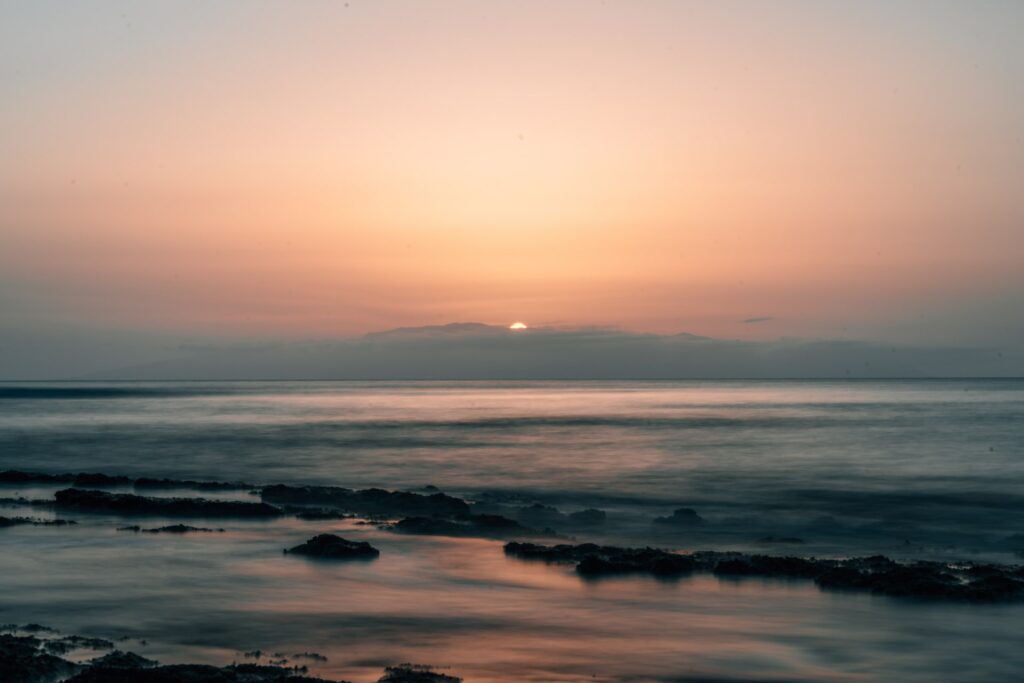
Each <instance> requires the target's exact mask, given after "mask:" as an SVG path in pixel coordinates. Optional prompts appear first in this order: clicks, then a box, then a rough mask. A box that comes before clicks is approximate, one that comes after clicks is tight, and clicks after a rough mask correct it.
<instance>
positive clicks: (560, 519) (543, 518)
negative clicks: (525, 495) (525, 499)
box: [515, 503, 569, 527]
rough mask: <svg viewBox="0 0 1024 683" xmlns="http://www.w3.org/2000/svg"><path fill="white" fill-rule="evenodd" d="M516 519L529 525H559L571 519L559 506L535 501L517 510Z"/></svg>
mask: <svg viewBox="0 0 1024 683" xmlns="http://www.w3.org/2000/svg"><path fill="white" fill-rule="evenodd" d="M515 515H516V519H517V520H519V521H520V522H521V523H523V524H524V525H527V526H535V527H537V526H539V527H543V526H559V525H562V524H565V523H566V522H568V521H569V518H568V517H567V516H566V515H563V514H562V513H561V512H559V510H558V508H555V507H551V506H550V505H541V504H540V503H534V504H533V505H530V506H527V507H521V508H519V509H518V510H516V513H515Z"/></svg>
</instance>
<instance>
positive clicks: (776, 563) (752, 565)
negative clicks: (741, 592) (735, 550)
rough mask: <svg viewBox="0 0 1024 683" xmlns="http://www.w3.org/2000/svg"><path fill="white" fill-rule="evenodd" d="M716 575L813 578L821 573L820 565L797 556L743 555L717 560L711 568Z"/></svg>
mask: <svg viewBox="0 0 1024 683" xmlns="http://www.w3.org/2000/svg"><path fill="white" fill-rule="evenodd" d="M712 571H713V572H714V573H715V574H717V575H718V576H760V577H775V578H800V579H813V578H814V577H815V576H818V575H819V574H820V573H821V566H820V564H819V563H816V562H814V561H812V560H804V559H802V558H799V557H774V556H770V555H745V556H742V557H736V558H735V559H725V560H722V561H720V562H718V563H717V564H716V565H715V566H714V569H713V570H712Z"/></svg>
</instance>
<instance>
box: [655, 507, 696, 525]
mask: <svg viewBox="0 0 1024 683" xmlns="http://www.w3.org/2000/svg"><path fill="white" fill-rule="evenodd" d="M654 523H655V524H667V525H671V526H696V525H697V524H703V523H704V518H703V517H701V516H700V515H698V514H697V511H696V510H694V509H693V508H679V509H677V510H676V511H674V512H673V513H672V515H671V516H669V517H655V518H654Z"/></svg>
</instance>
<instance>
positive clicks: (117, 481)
mask: <svg viewBox="0 0 1024 683" xmlns="http://www.w3.org/2000/svg"><path fill="white" fill-rule="evenodd" d="M131 483H132V480H131V479H129V478H128V477H120V476H111V475H109V474H100V473H98V472H92V473H89V472H82V473H79V474H76V475H74V479H73V480H72V481H71V484H72V485H73V486H77V487H81V488H90V487H95V486H99V487H105V486H107V487H109V486H127V485H129V484H131Z"/></svg>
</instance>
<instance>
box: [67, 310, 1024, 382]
mask: <svg viewBox="0 0 1024 683" xmlns="http://www.w3.org/2000/svg"><path fill="white" fill-rule="evenodd" d="M1020 375H1024V359H1022V355H1021V354H1020V352H1016V353H1008V352H1004V351H1002V350H999V349H985V348H957V347H935V348H928V347H922V346H910V345H902V346H901V345H891V344H877V343H872V342H868V341H845V340H801V339H781V340H777V341H736V340H725V339H713V338H709V337H702V336H698V335H693V334H687V333H681V334H676V335H656V334H640V333H633V332H625V331H621V330H616V329H605V328H595V329H574V330H565V329H555V328H531V329H527V330H515V331H514V330H510V329H508V328H507V327H503V326H495V325H485V324H482V323H452V324H449V325H437V326H427V327H411V328H400V329H395V330H389V331H384V332H376V333H371V334H367V335H365V336H362V337H358V338H353V339H345V340H334V341H306V342H288V343H267V344H256V343H246V344H238V345H230V344H227V345H223V346H217V345H210V346H207V347H182V348H180V349H179V350H178V351H177V354H176V357H173V358H165V359H162V360H159V361H155V362H148V363H134V364H129V365H125V366H124V367H117V368H113V369H106V370H101V371H97V372H90V373H85V374H82V375H79V376H75V377H74V379H90V380H163V379H167V380H186V379H209V380H247V379H268V380H270V379H296V380H303V379H362V380H369V379H395V380H398V379H410V380H445V379H451V380H483V379H690V378H692V379H715V378H720V379H727V378H736V379H746V378H749V379H760V378H765V379H767V378H845V377H850V378H872V377H878V378H895V377H908V378H911V377H913V378H917V377H1010V376H1020Z"/></svg>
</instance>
